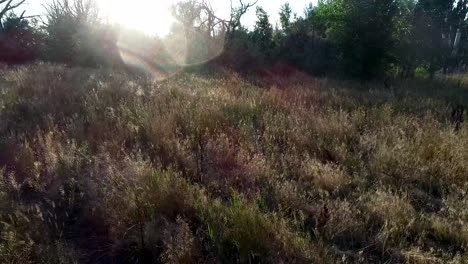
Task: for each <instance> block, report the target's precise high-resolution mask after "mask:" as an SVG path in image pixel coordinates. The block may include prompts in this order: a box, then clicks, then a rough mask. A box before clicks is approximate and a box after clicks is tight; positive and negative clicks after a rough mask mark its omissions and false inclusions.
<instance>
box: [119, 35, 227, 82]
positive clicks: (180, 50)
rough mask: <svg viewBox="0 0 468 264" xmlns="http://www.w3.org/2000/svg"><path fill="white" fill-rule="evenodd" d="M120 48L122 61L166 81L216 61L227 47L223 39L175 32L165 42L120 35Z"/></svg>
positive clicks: (142, 36)
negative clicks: (168, 78)
mask: <svg viewBox="0 0 468 264" xmlns="http://www.w3.org/2000/svg"><path fill="white" fill-rule="evenodd" d="M117 47H118V49H119V54H120V57H121V59H122V61H123V62H124V63H125V64H126V65H128V66H131V67H135V68H138V69H141V70H143V71H145V72H146V73H149V74H151V75H153V76H154V77H155V78H156V79H165V78H167V77H169V76H171V75H174V74H176V73H177V72H179V71H181V70H182V69H183V68H184V67H189V66H196V65H201V64H204V63H207V62H209V61H211V60H213V59H215V58H217V57H218V56H219V55H220V54H221V53H222V52H223V48H224V38H223V37H212V36H208V35H206V34H200V33H195V32H191V33H187V32H186V31H176V30H173V31H172V33H171V34H170V35H168V36H166V37H165V38H164V39H163V40H160V39H156V38H150V37H147V36H145V35H143V34H142V33H137V32H125V33H121V34H120V36H119V39H118V41H117Z"/></svg>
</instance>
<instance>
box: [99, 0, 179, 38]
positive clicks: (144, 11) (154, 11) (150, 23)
mask: <svg viewBox="0 0 468 264" xmlns="http://www.w3.org/2000/svg"><path fill="white" fill-rule="evenodd" d="M176 2H177V1H176V0H165V1H158V0H132V1H128V0H99V5H100V8H101V11H102V13H103V15H104V16H105V17H107V18H108V19H109V20H110V21H111V22H114V23H118V24H121V25H123V26H125V27H128V28H132V29H136V30H140V31H143V32H145V33H146V34H150V35H154V34H157V35H159V36H165V35H167V34H168V33H169V30H170V28H171V25H172V23H173V22H174V18H173V17H172V15H171V12H170V7H171V6H172V5H173V4H174V3H176Z"/></svg>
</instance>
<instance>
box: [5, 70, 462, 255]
mask: <svg viewBox="0 0 468 264" xmlns="http://www.w3.org/2000/svg"><path fill="white" fill-rule="evenodd" d="M1 76H2V79H1V80H0V168H1V170H0V172H1V175H2V179H3V180H2V181H1V182H0V223H1V224H0V259H1V260H2V262H4V263H114V262H115V263H129V262H130V263H153V262H162V263H219V262H221V263H252V262H262V263H311V262H312V263H337V262H343V263H401V262H407V263H466V262H467V261H468V259H467V254H468V253H467V252H468V203H467V201H468V197H467V190H468V127H467V125H466V124H463V125H462V127H461V129H460V130H458V131H455V129H454V124H453V122H452V121H451V117H450V113H451V111H452V109H453V107H454V106H455V105H458V104H466V102H467V100H468V96H467V92H466V91H467V90H466V89H465V88H463V85H461V84H460V83H457V82H450V80H447V81H446V82H444V83H442V82H437V81H433V82H430V81H421V80H420V81H414V80H413V81H400V82H397V83H395V84H394V86H393V87H392V88H391V89H386V88H385V87H384V86H383V85H382V84H379V83H370V84H368V83H366V84H361V83H355V82H352V81H336V80H329V79H314V78H311V77H308V76H301V75H297V76H293V77H290V78H283V79H281V78H278V80H276V79H275V80H267V79H258V80H256V81H255V83H254V82H252V81H247V80H246V79H243V78H242V77H241V76H238V75H236V74H234V73H228V72H223V73H220V74H217V75H213V76H200V75H196V74H189V73H183V74H179V75H178V76H175V77H173V78H170V79H168V80H165V81H162V82H155V81H153V80H151V79H150V78H147V77H144V76H135V75H129V74H126V73H122V72H108V71H104V70H88V69H81V68H66V67H62V66H58V65H44V64H43V65H32V66H25V67H20V68H16V69H6V70H2V72H1ZM442 84H443V85H444V86H443V87H442V86H441V85H442Z"/></svg>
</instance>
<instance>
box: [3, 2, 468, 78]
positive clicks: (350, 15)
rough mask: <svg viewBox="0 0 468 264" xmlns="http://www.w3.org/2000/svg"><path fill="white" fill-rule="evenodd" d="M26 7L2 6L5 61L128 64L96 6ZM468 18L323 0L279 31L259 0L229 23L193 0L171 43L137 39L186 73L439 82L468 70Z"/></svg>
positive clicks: (421, 8) (451, 11)
mask: <svg viewBox="0 0 468 264" xmlns="http://www.w3.org/2000/svg"><path fill="white" fill-rule="evenodd" d="M24 2H25V1H24V0H20V1H14V0H0V60H1V61H3V62H4V63H8V64H16V63H27V62H30V61H34V60H41V61H51V62H58V63H65V64H69V65H81V66H92V67H96V66H99V67H120V66H122V64H124V63H123V62H122V59H121V56H120V54H119V49H120V48H119V36H121V35H122V34H123V31H124V30H123V29H122V28H121V27H120V26H117V25H114V24H110V23H108V22H106V21H105V20H104V19H103V18H102V17H101V15H100V12H99V9H98V7H97V4H96V2H95V1H94V0H54V1H52V2H50V3H49V4H47V5H46V6H45V9H46V17H45V18H39V17H28V16H26V14H25V13H24V12H23V13H21V14H19V13H17V12H15V11H16V10H19V9H18V7H20V6H22V5H23V4H24ZM252 8H256V10H255V11H256V16H257V20H256V23H255V25H254V27H253V29H248V28H247V27H245V25H242V23H241V19H242V17H243V16H244V15H245V14H246V13H247V12H248V11H249V10H250V9H252ZM467 12H468V0H319V1H318V3H317V4H316V5H312V4H310V5H309V6H308V7H306V8H305V10H304V12H303V14H296V13H294V12H293V11H292V8H291V6H290V5H289V4H288V3H285V4H284V5H283V6H282V7H281V8H280V10H279V15H280V20H279V21H278V23H275V24H273V23H272V21H270V17H269V14H267V12H266V11H265V10H264V9H263V8H262V7H260V6H258V5H256V2H249V3H246V2H243V1H238V2H233V1H231V14H230V17H228V18H221V17H218V14H216V12H215V11H214V9H213V8H212V7H211V5H210V3H209V2H208V1H207V0H184V1H181V2H179V3H177V4H175V5H174V6H173V7H172V14H173V16H174V18H175V19H176V22H175V23H174V25H173V27H172V29H171V33H170V34H169V35H168V36H165V37H162V38H161V37H149V36H146V35H144V34H142V33H137V32H131V35H132V36H131V37H129V38H128V39H138V41H133V42H138V43H139V45H140V46H145V47H147V48H146V50H149V51H148V52H149V53H151V52H156V51H158V52H160V51H161V50H167V49H168V48H167V47H171V48H173V47H175V49H179V50H175V51H173V53H177V54H183V59H182V60H180V58H179V60H177V59H174V58H172V59H171V60H173V61H172V63H174V64H178V65H181V66H186V65H198V64H201V63H206V62H211V63H218V64H222V65H224V66H228V67H232V68H234V69H238V70H255V69H262V68H265V67H267V66H269V65H274V64H284V65H288V66H290V67H294V68H297V69H299V70H301V71H305V72H308V73H311V74H315V75H340V76H347V77H352V78H360V79H372V78H381V77H383V76H388V75H396V76H401V77H413V76H415V74H416V73H417V72H418V71H422V72H426V73H427V74H428V75H429V76H434V75H435V74H436V73H438V72H439V73H450V72H455V71H464V70H465V65H466V56H467V55H468V53H467V52H466V51H467V49H468V27H467V26H468V23H467ZM155 26H156V25H155ZM127 33H128V32H127ZM181 40H183V41H181ZM164 43H166V45H164ZM180 43H183V44H180ZM175 44H178V45H175ZM148 47H150V48H148ZM169 49H170V48H169ZM165 52H166V51H165ZM169 53H170V52H169Z"/></svg>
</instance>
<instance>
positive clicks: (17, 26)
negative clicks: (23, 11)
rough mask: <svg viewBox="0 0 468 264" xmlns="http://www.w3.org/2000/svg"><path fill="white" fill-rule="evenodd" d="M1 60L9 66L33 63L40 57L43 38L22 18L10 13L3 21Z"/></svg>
mask: <svg viewBox="0 0 468 264" xmlns="http://www.w3.org/2000/svg"><path fill="white" fill-rule="evenodd" d="M3 33H4V36H3V38H1V39H0V60H1V61H3V62H6V63H9V64H16V63H24V62H28V61H32V60H34V59H36V58H37V57H38V56H39V52H40V49H41V45H42V39H43V36H42V34H41V32H39V31H38V29H37V27H35V26H34V25H32V23H31V22H29V21H28V20H26V19H24V18H23V17H22V16H17V15H16V14H14V13H9V14H8V15H7V16H6V17H5V18H4V20H3Z"/></svg>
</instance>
